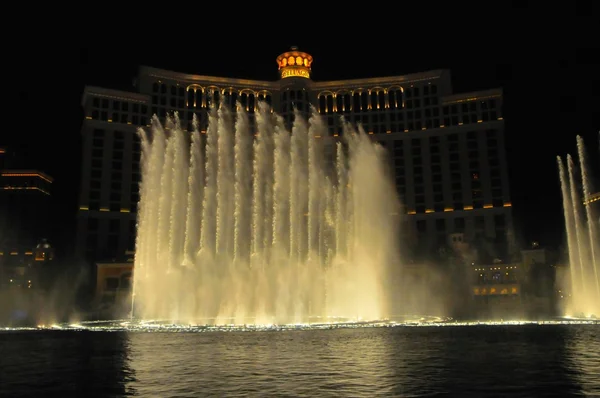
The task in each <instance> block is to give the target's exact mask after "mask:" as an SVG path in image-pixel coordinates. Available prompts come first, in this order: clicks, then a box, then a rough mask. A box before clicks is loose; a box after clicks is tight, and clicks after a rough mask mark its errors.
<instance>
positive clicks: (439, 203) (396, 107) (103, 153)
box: [77, 48, 511, 261]
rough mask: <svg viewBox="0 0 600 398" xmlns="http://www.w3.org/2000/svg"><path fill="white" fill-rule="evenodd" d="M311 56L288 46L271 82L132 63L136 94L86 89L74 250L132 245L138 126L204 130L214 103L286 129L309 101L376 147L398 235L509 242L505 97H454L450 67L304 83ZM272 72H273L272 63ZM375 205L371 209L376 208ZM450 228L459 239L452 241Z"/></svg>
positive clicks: (336, 131) (114, 252) (114, 254)
mask: <svg viewBox="0 0 600 398" xmlns="http://www.w3.org/2000/svg"><path fill="white" fill-rule="evenodd" d="M312 64H313V58H312V56H310V55H309V54H307V53H305V52H302V51H299V50H298V49H297V48H292V49H291V50H290V51H288V52H285V53H283V54H281V55H280V56H279V57H277V58H276V65H277V66H278V72H279V73H278V75H279V79H277V80H275V81H258V80H246V79H236V78H225V77H211V76H201V75H192V74H186V73H178V72H172V71H167V70H161V69H155V68H151V67H145V66H143V67H141V68H140V70H139V76H138V79H137V84H136V90H137V92H125V91H117V90H111V89H108V88H100V87H90V86H88V87H86V88H85V90H84V94H83V98H82V106H83V109H84V113H85V119H84V121H83V125H82V128H81V133H82V135H83V148H82V150H83V165H82V182H81V191H80V198H79V206H80V207H79V216H78V233H77V237H78V243H77V245H78V248H79V251H80V253H81V254H82V255H84V256H86V257H87V258H88V259H90V260H92V261H99V260H108V261H111V260H112V259H114V260H117V259H118V258H122V257H123V256H124V254H125V253H126V251H128V250H133V249H134V242H135V223H136V210H137V203H138V200H139V191H138V183H139V181H140V164H139V160H140V142H139V139H138V137H137V135H136V129H137V128H138V127H140V126H141V127H147V126H149V124H150V120H151V116H152V115H153V114H156V115H158V117H159V118H161V119H163V118H165V117H166V116H167V115H169V114H172V113H174V112H178V114H179V117H180V119H181V121H182V124H183V125H184V126H188V128H191V122H192V119H193V115H194V114H195V115H197V117H198V118H199V120H200V126H201V130H205V129H206V126H207V110H208V109H209V108H210V107H211V106H213V105H216V106H218V105H220V104H227V105H229V106H232V105H233V104H235V103H236V102H237V101H239V102H240V103H241V105H242V106H244V107H245V109H246V110H247V111H248V112H249V114H250V117H251V118H252V116H253V113H254V111H255V109H256V107H257V105H258V102H260V101H266V102H267V103H269V104H270V105H271V106H272V108H273V110H274V111H275V112H277V113H278V114H280V115H282V116H283V117H284V118H285V120H286V122H288V123H291V121H292V118H293V111H294V109H295V108H296V109H298V110H299V111H300V112H303V113H304V114H308V112H309V110H310V106H311V105H313V106H314V107H315V108H316V109H317V110H318V112H319V113H320V114H321V115H322V116H323V117H324V118H326V121H327V124H328V126H329V128H330V130H331V135H332V137H333V138H332V139H339V138H340V137H341V135H342V131H341V123H340V116H344V117H345V118H346V120H348V121H350V122H351V123H354V124H359V123H360V124H362V126H363V127H364V129H365V131H366V132H367V133H368V134H370V135H371V136H372V138H373V140H376V141H378V142H380V143H381V145H383V146H385V147H386V148H387V149H388V151H389V155H390V161H391V162H392V163H391V167H392V169H393V170H394V175H395V179H396V186H397V189H398V192H399V194H400V197H401V200H402V203H403V213H404V214H405V215H406V217H401V218H399V219H402V220H403V221H402V222H403V228H402V231H403V234H404V235H406V236H407V237H408V236H410V237H417V238H418V242H419V245H418V246H419V247H420V248H421V249H422V250H424V251H427V250H431V249H433V248H435V247H436V245H439V244H440V242H442V241H445V240H446V238H447V236H449V234H451V233H452V234H454V235H453V236H464V239H466V240H472V239H475V237H482V236H483V237H485V238H486V239H487V240H488V241H491V242H495V243H498V244H502V243H505V242H506V237H507V231H508V229H509V226H510V225H511V202H510V196H509V186H508V176H507V165H506V155H505V149H504V122H503V118H502V90H501V89H490V90H485V91H479V92H469V93H453V92H452V87H451V79H450V72H449V71H448V70H433V71H428V72H423V73H415V74H409V75H402V76H390V77H383V78H365V79H354V80H339V81H321V82H319V81H313V80H312V78H311V72H312ZM274 66H275V65H274ZM373 205H374V206H377V203H373ZM456 233H459V234H456Z"/></svg>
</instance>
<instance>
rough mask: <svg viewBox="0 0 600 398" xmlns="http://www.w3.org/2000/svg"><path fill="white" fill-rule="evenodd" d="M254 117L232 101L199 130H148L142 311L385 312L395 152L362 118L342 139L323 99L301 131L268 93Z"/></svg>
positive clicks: (275, 319)
mask: <svg viewBox="0 0 600 398" xmlns="http://www.w3.org/2000/svg"><path fill="white" fill-rule="evenodd" d="M255 117H256V123H252V121H251V119H249V117H248V115H247V114H246V112H245V111H244V110H243V109H242V108H241V107H239V106H238V109H237V112H231V111H230V110H228V109H226V108H224V107H223V106H221V108H220V109H219V110H217V109H212V110H211V112H210V114H209V124H208V129H207V133H206V134H201V133H200V132H198V131H197V123H196V124H195V126H196V127H195V129H194V131H192V132H191V139H189V138H190V133H189V132H186V131H184V130H183V129H182V128H181V126H180V124H179V123H178V121H177V119H176V118H175V119H173V120H168V121H167V122H166V125H165V126H166V127H167V128H166V129H163V128H162V126H161V125H160V123H159V121H158V119H156V118H155V119H153V123H152V128H151V133H146V132H145V131H143V130H142V131H140V136H141V138H142V146H143V155H142V187H141V190H140V192H141V194H140V196H141V197H140V213H139V220H138V235H137V241H136V258H135V271H134V286H135V306H136V317H138V318H142V319H162V320H169V321H177V322H182V321H183V322H192V323H196V324H248V323H262V324H264V323H277V324H283V323H300V322H301V323H304V322H324V321H326V320H331V319H338V320H339V319H342V320H345V321H348V320H377V319H381V318H383V317H385V316H386V315H387V312H386V298H387V295H386V292H385V289H386V288H385V280H386V275H387V271H388V270H389V268H391V267H398V266H399V260H398V259H399V256H398V249H397V246H396V244H395V242H396V239H397V232H398V231H397V227H398V224H399V220H398V219H397V218H394V217H392V216H391V214H395V213H396V212H397V207H398V198H397V196H396V191H395V189H394V186H393V183H392V179H391V178H390V176H389V175H388V173H387V172H386V168H385V163H386V159H385V154H384V152H383V149H382V148H381V147H380V146H379V145H377V144H375V143H373V142H372V141H371V140H370V139H369V137H368V136H367V135H366V134H365V133H364V131H361V130H359V131H356V130H354V129H353V128H352V127H351V126H350V125H346V127H345V129H344V134H343V139H342V140H340V139H337V142H334V138H333V137H328V136H327V127H326V125H325V124H324V123H323V121H322V120H321V118H320V117H319V116H318V114H316V112H314V110H313V112H312V114H311V116H310V119H309V120H308V121H307V120H305V119H303V118H302V117H301V116H300V115H298V114H296V118H295V120H294V124H293V127H292V131H291V132H290V131H288V130H287V129H286V127H285V124H284V123H283V120H282V118H280V117H279V116H278V115H276V114H273V113H272V112H271V110H270V109H269V108H268V107H267V106H266V105H265V104H261V105H260V106H259V107H258V110H257V112H256V113H255ZM254 135H255V137H253V136H254ZM201 136H205V137H206V139H205V140H204V142H203V140H202V139H201ZM330 149H334V150H335V156H330V155H329V154H330Z"/></svg>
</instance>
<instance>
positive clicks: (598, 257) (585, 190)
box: [557, 136, 600, 316]
mask: <svg viewBox="0 0 600 398" xmlns="http://www.w3.org/2000/svg"><path fill="white" fill-rule="evenodd" d="M577 155H578V161H576V160H574V159H573V157H571V155H567V159H566V165H565V163H564V162H563V160H562V159H561V157H557V161H558V167H559V176H560V183H561V193H562V198H563V213H564V219H565V229H566V233H567V245H568V253H569V269H570V282H571V289H570V293H571V294H570V302H569V307H568V309H567V311H568V312H569V313H571V314H575V315H577V316H600V242H599V240H600V239H599V235H598V234H599V231H598V230H597V225H596V222H595V220H596V217H597V215H596V214H594V212H593V210H592V206H591V200H590V198H591V194H592V193H593V190H592V187H591V178H590V175H589V166H588V165H587V161H586V153H585V146H584V142H583V139H582V138H581V137H580V136H577ZM577 169H579V173H578V172H577V171H578V170H577Z"/></svg>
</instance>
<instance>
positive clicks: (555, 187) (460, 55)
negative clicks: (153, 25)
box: [0, 2, 600, 248]
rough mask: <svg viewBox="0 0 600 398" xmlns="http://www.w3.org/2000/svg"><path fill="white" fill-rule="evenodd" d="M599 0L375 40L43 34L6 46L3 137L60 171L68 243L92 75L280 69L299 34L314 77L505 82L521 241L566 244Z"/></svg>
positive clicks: (593, 96)
mask: <svg viewBox="0 0 600 398" xmlns="http://www.w3.org/2000/svg"><path fill="white" fill-rule="evenodd" d="M592 3H593V2H589V3H588V4H587V5H586V4H585V3H583V2H581V3H579V2H572V3H571V2H570V3H569V5H568V6H565V7H564V8H561V9H538V8H535V7H533V6H527V4H528V3H527V2H519V3H518V4H519V6H518V7H512V6H511V7H508V8H507V9H506V10H501V11H497V12H494V13H489V12H488V11H487V10H479V12H480V14H479V16H480V18H475V16H476V15H478V14H474V15H473V18H475V20H476V21H474V20H473V19H471V22H466V23H461V21H456V24H454V23H453V21H451V20H447V21H446V23H447V25H448V26H436V23H435V22H432V24H433V25H434V28H433V29H417V28H416V27H417V25H415V26H413V25H412V24H404V23H402V24H401V25H398V29H396V27H395V26H391V25H389V26H388V25H386V26H383V27H382V28H381V32H380V34H382V35H383V36H384V37H385V40H375V41H373V40H368V37H372V36H373V35H374V34H375V33H376V31H377V29H371V30H370V29H366V30H363V33H358V32H357V33H356V35H354V34H352V31H349V32H348V35H349V36H352V37H351V38H350V39H349V40H343V39H342V38H341V37H338V38H335V37H331V38H327V37H324V36H323V35H321V36H320V37H319V38H318V39H311V37H310V35H306V34H300V35H299V34H295V33H294V32H293V30H292V32H291V33H289V34H288V33H285V32H275V31H274V32H275V34H274V35H270V34H269V33H266V32H264V33H260V32H258V31H254V33H252V34H251V35H253V36H255V38H256V39H257V38H258V36H259V35H262V36H264V37H265V39H264V40H254V41H253V42H252V43H248V42H247V39H248V38H247V37H246V36H245V34H246V33H247V32H246V33H244V32H243V31H242V32H240V34H241V35H242V37H241V38H240V39H238V40H235V41H234V40H231V39H227V38H226V37H225V36H220V35H219V34H215V35H214V36H215V37H214V38H212V39H206V40H200V41H198V40H197V41H195V42H193V43H187V42H186V41H185V39H181V37H184V36H185V33H183V32H179V31H178V30H177V29H175V30H174V31H177V32H178V33H177V36H178V37H179V38H180V39H178V40H169V37H168V35H167V32H169V29H162V33H163V34H165V35H166V36H165V37H163V38H162V39H160V40H158V41H151V40H149V39H148V38H146V37H144V41H145V42H152V43H153V45H152V46H151V47H145V46H136V45H133V42H129V41H125V42H124V41H123V40H122V39H123V37H125V36H126V35H123V36H122V37H121V39H117V38H116V37H115V38H114V39H113V38H111V37H106V38H105V41H104V42H102V43H101V44H98V45H91V44H90V45H88V46H87V47H85V46H82V47H80V46H77V45H75V44H73V45H72V46H69V45H67V44H65V43H71V41H60V42H58V41H54V40H50V39H46V40H48V42H45V39H42V41H41V42H40V41H38V42H36V43H32V46H31V47H28V48H24V47H21V46H19V47H14V48H11V49H10V50H7V51H8V52H10V53H11V54H12V55H13V56H14V57H12V58H11V59H14V63H13V64H12V65H11V66H9V69H10V73H11V75H10V79H9V80H10V81H9V82H7V83H6V84H8V86H9V88H10V90H11V91H12V92H14V96H13V97H14V98H16V101H17V102H16V104H14V105H15V106H11V107H10V108H13V109H14V111H11V113H10V114H8V115H5V118H9V119H11V120H12V121H11V122H10V123H9V125H14V127H13V129H14V130H15V131H12V132H11V131H8V132H7V131H5V132H3V133H2V134H1V135H0V146H10V147H12V148H14V149H17V150H18V151H19V152H20V153H21V158H22V160H23V161H24V162H25V163H26V165H25V166H27V167H28V168H39V169H40V170H42V171H45V172H47V173H48V174H50V175H52V176H53V177H54V178H55V183H54V186H53V193H54V201H55V202H56V208H55V210H56V211H55V217H56V219H57V228H56V229H57V231H60V233H59V232H57V234H56V235H55V237H53V240H54V241H56V242H57V244H59V245H61V246H63V247H65V248H68V247H69V244H70V241H71V239H72V236H73V232H74V231H73V226H74V220H75V214H76V209H77V195H78V189H79V177H80V172H79V170H80V167H81V166H80V156H81V155H80V145H81V140H80V127H81V124H82V119H83V113H82V110H81V106H80V102H81V95H82V92H83V87H84V85H86V84H87V85H94V86H101V87H107V88H115V89H124V90H135V89H134V88H133V86H132V81H133V79H134V78H135V77H136V74H137V70H138V67H139V66H140V65H147V66H152V67H156V68H162V69H168V70H173V71H177V72H185V73H195V74H201V75H208V76H222V77H239V78H248V79H257V80H276V79H277V65H276V63H275V58H276V57H277V55H279V54H280V53H282V52H284V51H287V50H288V49H289V48H290V46H292V45H296V46H298V47H299V48H300V50H303V51H306V52H308V53H310V54H311V55H312V56H313V57H314V62H313V79H314V80H316V81H318V80H337V79H350V78H368V77H379V76H395V75H403V74H407V73H414V72H422V71H427V70H432V69H442V68H443V69H450V70H451V74H452V80H453V87H454V91H455V92H464V91H475V90H483V89H488V88H495V87H503V89H504V120H505V129H506V140H507V151H508V162H509V167H510V170H509V171H510V176H511V181H510V186H511V197H512V198H511V199H512V203H513V211H514V217H515V222H516V226H517V229H518V231H517V233H518V235H517V236H518V237H519V238H520V239H522V241H523V242H529V241H531V240H538V241H540V243H541V244H542V245H556V244H560V243H562V239H563V233H562V229H563V221H562V210H561V202H560V187H559V183H558V175H557V167H556V155H565V154H566V153H568V152H571V153H573V154H575V151H576V148H575V136H576V135H577V134H580V135H582V136H583V137H584V139H585V141H586V143H587V147H588V152H589V157H590V158H593V159H592V160H593V162H594V163H593V174H595V175H596V176H600V167H599V166H598V165H599V161H598V158H599V156H598V131H599V130H600V41H598V40H597V39H596V40H595V41H594V39H593V35H592V34H591V32H592V31H593V27H594V26H596V27H597V21H598V20H599V19H600V18H599V17H600V12H599V11H598V8H599V7H598V6H594V5H592ZM515 4H517V3H515ZM483 11H485V12H483ZM484 16H485V17H484ZM488 16H489V17H488ZM337 26H342V25H339V24H338V25H337ZM188 28H189V26H188ZM392 28H393V29H392ZM203 29H204V28H203ZM207 29H208V28H207ZM340 29H341V28H340ZM251 31H252V30H251ZM340 31H341V30H340ZM196 32H197V33H202V32H203V30H196ZM150 35H152V33H151V32H150ZM361 35H364V38H361ZM142 36H145V32H143V34H142V33H141V36H140V37H142ZM209 36H210V35H208V36H206V37H209ZM271 36H273V37H274V38H271ZM219 37H223V38H222V39H220V38H219ZM113 40H114V41H113ZM72 43H75V42H74V41H73V42H72ZM90 43H91V40H90ZM178 43H179V44H178ZM40 60H41V61H40ZM15 121H16V123H15ZM15 132H18V134H15ZM597 187H600V184H598V185H597ZM58 220H60V222H58Z"/></svg>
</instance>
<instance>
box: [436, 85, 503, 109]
mask: <svg viewBox="0 0 600 398" xmlns="http://www.w3.org/2000/svg"><path fill="white" fill-rule="evenodd" d="M502 95H503V90H502V88H501V87H498V88H492V89H488V90H480V91H468V92H466V93H456V94H450V95H446V96H443V97H442V105H448V104H456V103H460V102H468V101H475V100H483V99H488V98H498V97H502Z"/></svg>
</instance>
